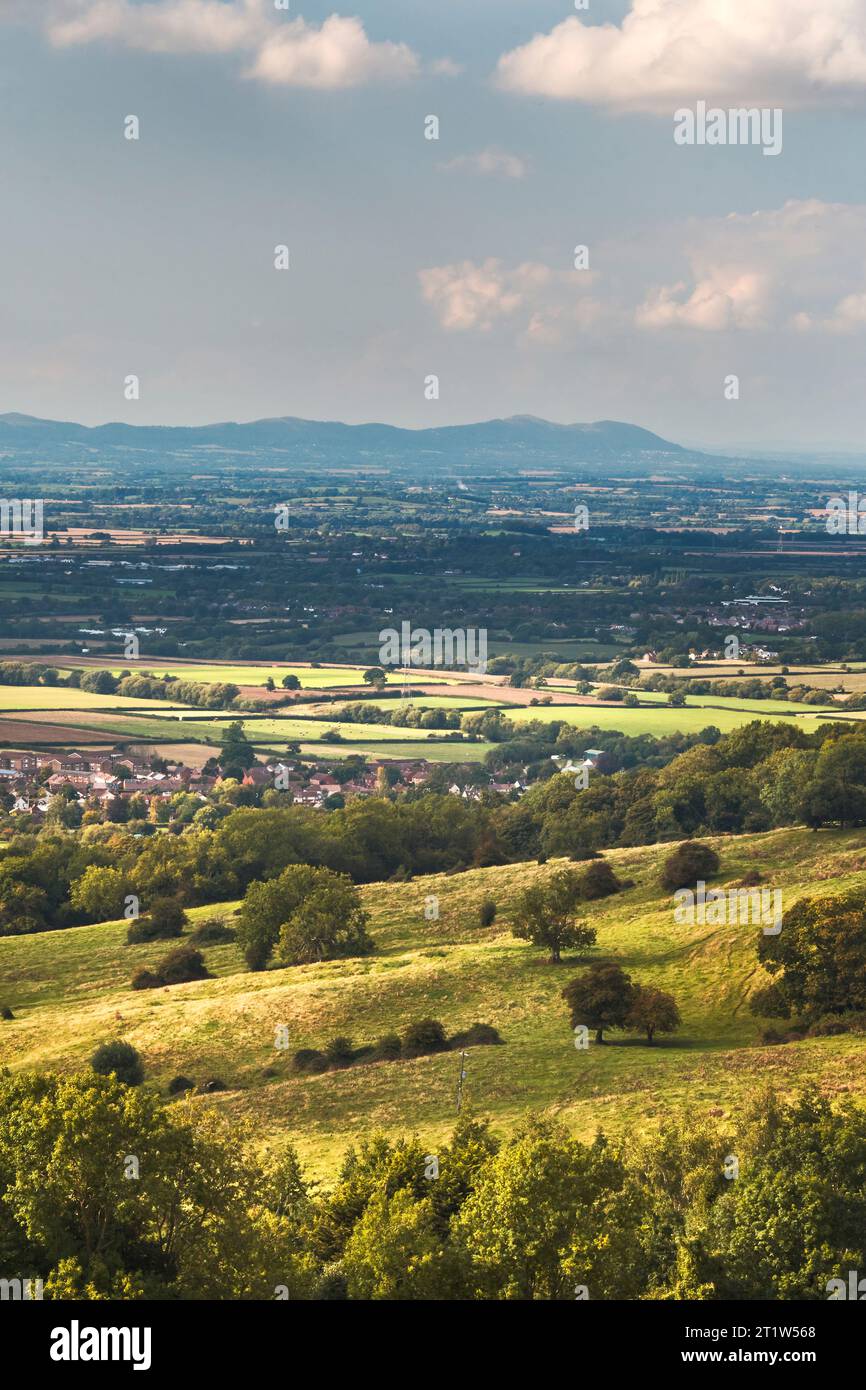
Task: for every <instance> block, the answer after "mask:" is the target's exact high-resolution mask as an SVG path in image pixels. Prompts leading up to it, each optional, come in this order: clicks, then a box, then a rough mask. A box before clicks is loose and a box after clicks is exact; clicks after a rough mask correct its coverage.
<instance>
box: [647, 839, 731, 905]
mask: <svg viewBox="0 0 866 1390" xmlns="http://www.w3.org/2000/svg"><path fill="white" fill-rule="evenodd" d="M718 872H719V856H718V855H717V854H716V851H715V850H714V849H710V846H709V845H705V844H704V843H703V842H702V841H701V840H683V842H682V844H681V845H678V846H677V848H676V849H675V850H674V851H673V853H672V854H669V855H668V857H667V859H666V860H665V862H664V864H663V865H662V872H661V885H662V887H663V888H667V889H668V891H669V892H671V893H675V892H676V891H677V889H678V888H694V886H695V884H696V883H697V882H698V880H699V879H703V881H704V882H706V880H707V879H708V878H712V876H713V874H717V873H718Z"/></svg>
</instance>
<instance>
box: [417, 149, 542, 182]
mask: <svg viewBox="0 0 866 1390" xmlns="http://www.w3.org/2000/svg"><path fill="white" fill-rule="evenodd" d="M437 168H439V169H441V170H442V172H443V173H445V174H452V173H468V174H494V175H496V174H499V175H501V176H502V177H503V178H506V179H522V178H524V177H525V176H526V172H527V164H526V161H525V160H524V159H521V158H520V156H519V155H516V154H508V152H507V151H506V150H496V149H487V150H479V152H478V153H477V154H461V155H458V156H457V158H456V159H449V160H447V161H446V162H445V163H442V164H439V165H437Z"/></svg>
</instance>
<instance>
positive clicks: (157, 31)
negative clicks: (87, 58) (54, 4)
mask: <svg viewBox="0 0 866 1390" xmlns="http://www.w3.org/2000/svg"><path fill="white" fill-rule="evenodd" d="M46 32H47V34H48V37H49V39H50V41H51V42H52V43H53V44H54V45H55V46H56V47H58V48H68V47H72V46H73V45H77V44H86V43H96V42H111V43H116V44H119V45H122V46H123V47H124V48H131V49H139V50H143V51H145V52H149V53H175V54H189V53H202V54H212V53H229V54H231V53H235V54H240V55H243V56H244V57H245V58H246V59H247V67H246V71H245V75H246V76H248V77H253V78H255V79H257V80H259V81H261V82H266V83H270V84H272V85H282V86H292V87H312V88H319V89H324V90H329V89H334V88H342V87H356V86H359V85H361V84H362V83H365V82H373V81H399V80H402V79H405V78H407V77H412V76H414V75H415V74H416V73H417V72H418V71H419V67H420V65H419V62H418V58H417V57H416V55H415V54H414V53H413V52H412V49H411V48H409V47H408V45H406V44H404V43H391V42H389V41H384V42H373V41H372V40H371V39H369V38H368V37H367V34H366V32H365V30H364V26H363V24H362V23H361V21H360V19H356V18H347V17H343V16H341V15H338V14H332V15H331V16H330V17H329V18H328V19H326V20H324V22H323V23H322V24H321V25H318V26H317V25H314V24H308V23H307V22H306V20H304V19H303V18H301V17H298V18H296V19H288V18H286V17H285V16H283V15H281V14H280V13H279V12H278V11H276V10H275V9H274V6H273V5H272V4H271V3H269V0H229V2H228V3H226V0H149V3H146V4H133V3H132V0H65V3H64V4H63V6H62V8H61V10H60V13H59V14H58V13H56V12H55V13H54V14H53V15H51V16H50V17H48V19H47V21H46Z"/></svg>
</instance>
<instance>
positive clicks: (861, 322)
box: [635, 199, 866, 333]
mask: <svg viewBox="0 0 866 1390" xmlns="http://www.w3.org/2000/svg"><path fill="white" fill-rule="evenodd" d="M864 238H866V206H863V205H852V204H842V203H822V202H819V201H818V200H817V199H810V200H806V201H791V202H788V203H786V204H785V205H784V206H783V207H781V208H777V209H773V210H771V211H769V212H755V213H750V214H748V215H743V214H731V216H729V217H724V218H717V219H708V220H706V221H703V222H696V223H693V224H692V225H691V227H690V228H689V231H688V233H687V238H686V239H687V246H686V247H685V256H686V259H687V260H688V262H689V265H690V269H691V277H690V279H683V278H680V279H678V280H676V281H674V282H672V283H662V284H660V285H655V286H652V287H651V288H650V289H649V290H647V292H646V294H645V297H644V300H643V302H642V303H641V304H640V305H639V307H638V308H637V310H636V311H635V322H636V323H637V325H638V327H640V328H643V329H670V328H691V329H699V330H702V331H704V332H710V333H719V332H725V331H727V330H729V329H738V330H741V331H742V330H746V331H764V330H782V331H784V330H786V329H787V328H794V329H797V330H799V331H804V330H814V329H824V330H826V331H845V330H850V329H853V328H857V327H862V326H866V296H864V294H863V285H864V278H866V275H864V255H863V252H862V249H860V248H862V246H863V242H864Z"/></svg>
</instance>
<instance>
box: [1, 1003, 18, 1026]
mask: <svg viewBox="0 0 866 1390" xmlns="http://www.w3.org/2000/svg"><path fill="white" fill-rule="evenodd" d="M14 1017H15V1015H14V1014H13V1012H12V1010H11V1009H10V1007H9V1005H8V1004H4V1005H3V1007H2V1009H0V1018H2V1019H5V1020H6V1021H7V1022H8V1020H9V1019H10V1018H14Z"/></svg>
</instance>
